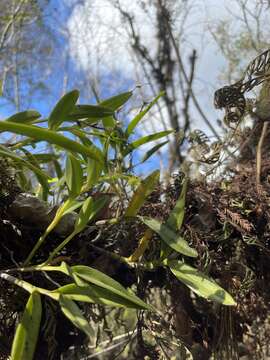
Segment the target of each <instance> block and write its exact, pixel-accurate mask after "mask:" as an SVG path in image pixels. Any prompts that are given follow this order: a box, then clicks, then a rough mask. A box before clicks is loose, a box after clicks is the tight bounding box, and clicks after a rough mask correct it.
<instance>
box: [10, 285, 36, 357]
mask: <svg viewBox="0 0 270 360" xmlns="http://www.w3.org/2000/svg"><path fill="white" fill-rule="evenodd" d="M41 313H42V305H41V299H40V295H39V293H37V292H33V293H32V294H31V295H30V297H29V299H28V301H27V304H26V306H25V310H24V313H23V316H22V319H21V321H20V323H19V325H18V326H17V329H16V333H15V337H14V340H13V344H12V350H11V360H32V359H33V358H34V353H35V348H36V344H37V340H38V335H39V327H40V320H41Z"/></svg>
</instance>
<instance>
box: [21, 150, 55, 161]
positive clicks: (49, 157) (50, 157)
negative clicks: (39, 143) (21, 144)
mask: <svg viewBox="0 0 270 360" xmlns="http://www.w3.org/2000/svg"><path fill="white" fill-rule="evenodd" d="M22 151H25V149H23V150H22ZM28 153H30V152H28ZM31 156H32V158H33V159H36V161H38V162H39V163H49V162H51V161H52V162H53V161H55V160H57V159H59V157H60V156H59V155H56V154H52V153H43V154H32V153H31ZM26 158H28V157H27V155H26Z"/></svg>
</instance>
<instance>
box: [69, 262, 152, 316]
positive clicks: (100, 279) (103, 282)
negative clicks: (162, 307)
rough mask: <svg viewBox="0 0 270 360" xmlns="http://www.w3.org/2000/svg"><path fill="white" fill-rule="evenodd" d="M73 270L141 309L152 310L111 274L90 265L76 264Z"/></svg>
mask: <svg viewBox="0 0 270 360" xmlns="http://www.w3.org/2000/svg"><path fill="white" fill-rule="evenodd" d="M72 272H73V273H75V274H77V276H79V277H80V278H82V279H83V280H86V281H88V282H89V283H91V284H95V285H97V286H99V287H101V288H103V289H107V290H108V291H109V292H111V293H113V294H116V295H118V296H120V297H121V298H123V299H126V300H128V301H129V302H131V303H133V304H135V305H136V306H138V307H140V308H141V309H146V310H152V307H151V306H150V305H147V304H146V303H145V302H144V301H142V300H141V299H140V298H138V297H137V296H136V295H135V294H134V293H133V292H131V291H128V290H126V289H125V288H124V287H123V286H122V285H121V284H119V283H118V282H117V281H115V280H113V279H112V278H110V277H109V276H107V275H105V274H103V273H102V272H100V271H98V270H96V269H93V268H90V267H88V266H83V265H76V266H72Z"/></svg>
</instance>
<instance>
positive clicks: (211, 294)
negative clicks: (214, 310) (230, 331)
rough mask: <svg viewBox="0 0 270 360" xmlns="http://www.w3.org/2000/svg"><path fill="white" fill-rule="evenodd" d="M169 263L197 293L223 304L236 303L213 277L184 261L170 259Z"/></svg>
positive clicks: (175, 273) (174, 271) (178, 275)
mask: <svg viewBox="0 0 270 360" xmlns="http://www.w3.org/2000/svg"><path fill="white" fill-rule="evenodd" d="M167 265H168V266H169V268H170V269H171V271H172V273H173V274H174V275H175V276H176V277H177V279H179V280H180V281H182V282H183V283H184V284H185V285H187V286H188V287H189V288H190V289H191V290H192V291H193V292H195V293H196V294H197V295H199V296H202V297H204V298H206V299H208V300H213V301H216V302H218V303H220V304H223V305H236V303H235V301H234V299H233V298H232V296H231V295H230V294H229V293H228V292H227V291H225V290H224V289H222V287H220V286H219V285H218V284H217V283H216V282H215V281H214V280H213V279H211V278H209V277H208V276H206V275H205V274H203V273H202V272H200V271H198V270H197V269H195V268H193V267H192V266H189V265H187V264H185V263H183V262H182V261H178V260H169V261H168V262H167Z"/></svg>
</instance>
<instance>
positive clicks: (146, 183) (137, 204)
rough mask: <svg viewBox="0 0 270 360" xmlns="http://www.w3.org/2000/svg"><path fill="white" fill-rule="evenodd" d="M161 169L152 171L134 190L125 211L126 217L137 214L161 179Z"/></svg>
mask: <svg viewBox="0 0 270 360" xmlns="http://www.w3.org/2000/svg"><path fill="white" fill-rule="evenodd" d="M159 175H160V173H159V170H156V171H154V172H152V173H151V174H150V175H149V176H147V178H145V179H144V180H143V181H142V182H141V184H140V185H139V186H138V187H137V189H136V191H135V192H134V194H133V196H132V198H131V200H130V202H129V205H128V208H127V209H126V212H125V215H124V216H125V217H130V216H136V215H137V213H138V211H139V210H140V208H141V206H142V205H143V204H144V202H145V200H146V198H147V197H148V196H149V195H150V194H151V193H152V191H153V190H154V188H155V187H156V185H157V183H158V181H159Z"/></svg>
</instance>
